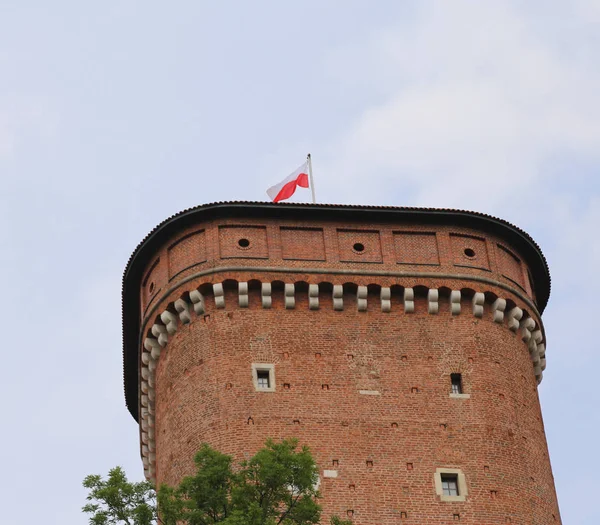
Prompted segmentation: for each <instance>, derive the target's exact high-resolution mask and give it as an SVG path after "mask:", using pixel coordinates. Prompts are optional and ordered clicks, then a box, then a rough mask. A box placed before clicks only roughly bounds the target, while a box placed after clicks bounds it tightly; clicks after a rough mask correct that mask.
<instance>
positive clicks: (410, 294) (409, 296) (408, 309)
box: [404, 288, 415, 314]
mask: <svg viewBox="0 0 600 525" xmlns="http://www.w3.org/2000/svg"><path fill="white" fill-rule="evenodd" d="M414 311H415V291H414V290H413V289H412V288H404V313H406V314H412V313H413V312H414Z"/></svg>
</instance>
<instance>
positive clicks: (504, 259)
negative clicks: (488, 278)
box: [497, 244, 525, 288]
mask: <svg viewBox="0 0 600 525" xmlns="http://www.w3.org/2000/svg"><path fill="white" fill-rule="evenodd" d="M497 246H498V268H499V269H500V273H501V274H502V275H504V277H506V278H507V279H510V280H511V281H513V282H514V283H515V284H518V285H519V286H520V287H521V288H523V285H524V284H525V283H524V282H523V270H522V267H521V261H520V259H519V258H518V257H517V256H516V255H515V254H514V253H512V252H511V251H510V250H508V249H507V248H504V246H501V245H500V244H498V245H497Z"/></svg>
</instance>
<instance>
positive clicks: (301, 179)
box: [267, 161, 308, 202]
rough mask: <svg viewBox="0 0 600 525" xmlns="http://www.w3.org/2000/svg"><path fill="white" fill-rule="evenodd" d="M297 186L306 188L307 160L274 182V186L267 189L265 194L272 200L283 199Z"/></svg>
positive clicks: (288, 196) (292, 192)
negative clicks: (277, 181) (292, 171)
mask: <svg viewBox="0 0 600 525" xmlns="http://www.w3.org/2000/svg"><path fill="white" fill-rule="evenodd" d="M298 186H300V187H301V188H308V161H306V162H305V163H304V164H302V166H300V167H299V168H298V169H297V170H296V171H294V173H292V174H291V175H290V176H289V177H286V178H285V179H283V180H282V181H281V182H280V183H278V184H275V186H271V187H270V188H269V189H268V190H267V195H268V196H269V198H270V199H271V200H272V201H273V202H279V201H283V200H285V199H289V198H290V197H291V196H292V195H293V194H294V192H295V191H296V188H297V187H298Z"/></svg>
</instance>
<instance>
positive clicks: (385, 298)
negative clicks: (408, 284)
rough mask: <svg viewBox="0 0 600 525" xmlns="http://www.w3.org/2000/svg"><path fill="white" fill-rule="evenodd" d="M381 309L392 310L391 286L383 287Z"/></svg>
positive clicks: (384, 310) (383, 310)
mask: <svg viewBox="0 0 600 525" xmlns="http://www.w3.org/2000/svg"><path fill="white" fill-rule="evenodd" d="M380 298H381V311H382V312H386V313H388V312H390V311H391V310H392V289H391V288H390V287H389V286H382V287H381V294H380Z"/></svg>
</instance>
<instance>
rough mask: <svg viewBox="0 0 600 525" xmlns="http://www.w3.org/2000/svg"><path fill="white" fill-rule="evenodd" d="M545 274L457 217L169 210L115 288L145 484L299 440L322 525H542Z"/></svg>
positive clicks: (489, 230)
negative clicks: (272, 443)
mask: <svg viewBox="0 0 600 525" xmlns="http://www.w3.org/2000/svg"><path fill="white" fill-rule="evenodd" d="M549 293H550V276H549V272H548V267H547V265H546V262H545V259H544V257H543V255H542V253H541V251H540V249H539V247H538V246H537V245H536V244H535V242H534V241H533V240H532V239H531V238H530V237H529V236H528V235H527V234H526V233H524V232H523V231H521V230H520V229H518V228H516V227H515V226H513V225H511V224H509V223H507V222H505V221H503V220H500V219H497V218H494V217H490V216H487V215H482V214H479V213H473V212H464V211H456V210H439V209H419V208H382V207H368V206H331V205H303V204H276V205H274V204H265V203H239V202H234V203H220V204H209V205H204V206H198V207H196V208H192V209H189V210H186V211H184V212H181V213H179V214H177V215H174V216H173V217H171V218H169V219H167V220H165V221H164V222H163V223H161V224H160V225H159V226H157V227H156V228H155V229H154V230H153V231H152V232H151V233H150V234H149V235H148V236H147V237H146V238H145V239H144V240H143V241H142V243H141V244H140V245H139V246H138V247H137V248H136V250H135V252H134V253H133V255H132V257H131V259H130V261H129V263H128V265H127V269H126V270H125V275H124V279H123V334H124V369H125V370H124V379H125V396H126V402H127V406H128V408H129V411H130V412H131V414H132V416H133V417H134V418H135V419H136V420H137V421H138V422H139V424H140V439H141V455H142V460H143V463H144V470H145V473H146V476H147V477H148V478H149V479H151V480H153V481H155V482H156V483H158V484H160V483H163V482H166V483H168V484H175V483H176V482H177V481H178V480H179V479H180V478H181V477H182V476H184V475H187V474H190V473H192V472H193V456H194V453H195V452H196V451H197V450H198V449H199V448H200V445H201V443H203V442H207V443H209V444H210V445H211V446H213V447H215V448H217V449H219V450H221V451H222V452H225V453H228V454H232V455H234V456H235V457H236V458H238V459H241V458H244V457H248V456H249V455H251V454H254V453H255V452H256V451H257V450H258V449H259V448H261V447H262V446H263V444H264V442H265V440H266V439H267V438H273V439H276V440H279V439H282V438H288V437H297V438H298V439H299V440H300V442H301V443H303V444H308V445H309V446H310V447H311V450H312V451H313V454H314V456H315V459H316V460H317V463H318V465H319V468H320V489H321V492H322V496H323V498H322V500H321V503H322V505H323V507H324V518H325V519H324V523H325V522H327V523H328V517H329V515H330V514H334V513H335V514H338V515H340V516H342V517H344V518H347V517H350V518H352V520H353V521H354V523H356V524H357V525H392V524H394V525H397V524H403V525H409V524H414V525H429V524H430V525H433V524H435V525H439V524H444V523H450V522H452V523H455V522H456V521H460V522H461V523H465V524H471V525H487V524H490V525H491V524H506V523H512V524H519V525H521V524H522V525H525V524H527V525H530V524H531V525H533V524H539V525H549V524H551V523H560V515H559V510H558V504H557V499H556V494H555V488H554V481H553V477H552V471H551V467H550V460H549V458H548V449H547V445H546V438H545V435H544V426H543V423H542V416H541V412H540V403H539V399H538V393H537V387H538V384H539V383H540V381H541V380H542V371H543V370H544V369H545V367H546V357H545V336H544V328H543V325H542V321H541V317H540V314H541V313H542V311H543V309H544V307H545V306H546V303H547V301H548V296H549Z"/></svg>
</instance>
